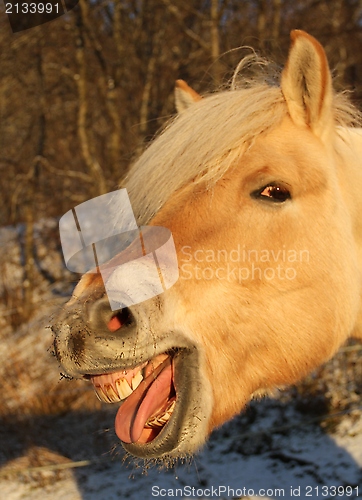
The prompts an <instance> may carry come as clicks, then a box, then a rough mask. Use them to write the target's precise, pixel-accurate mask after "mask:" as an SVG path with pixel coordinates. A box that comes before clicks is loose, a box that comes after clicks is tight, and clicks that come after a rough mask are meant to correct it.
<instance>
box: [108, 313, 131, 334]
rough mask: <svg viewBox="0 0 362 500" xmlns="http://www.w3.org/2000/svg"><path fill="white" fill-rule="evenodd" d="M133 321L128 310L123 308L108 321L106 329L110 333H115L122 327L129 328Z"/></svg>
mask: <svg viewBox="0 0 362 500" xmlns="http://www.w3.org/2000/svg"><path fill="white" fill-rule="evenodd" d="M132 321H133V317H132V314H131V313H130V311H129V309H127V308H124V309H122V310H121V311H118V312H117V313H116V314H115V315H114V316H112V318H111V319H110V320H109V321H108V323H107V327H108V330H110V331H111V332H116V331H117V330H120V329H121V328H122V326H129V325H130V324H131V323H132Z"/></svg>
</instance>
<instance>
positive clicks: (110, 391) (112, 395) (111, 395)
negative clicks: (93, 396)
mask: <svg viewBox="0 0 362 500" xmlns="http://www.w3.org/2000/svg"><path fill="white" fill-rule="evenodd" d="M103 391H104V393H105V395H106V396H107V398H108V400H109V402H110V403H116V402H117V401H119V396H118V394H117V393H116V391H115V390H114V388H113V386H112V385H111V384H106V385H105V386H104V388H103Z"/></svg>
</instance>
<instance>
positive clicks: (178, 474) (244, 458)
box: [0, 400, 362, 500]
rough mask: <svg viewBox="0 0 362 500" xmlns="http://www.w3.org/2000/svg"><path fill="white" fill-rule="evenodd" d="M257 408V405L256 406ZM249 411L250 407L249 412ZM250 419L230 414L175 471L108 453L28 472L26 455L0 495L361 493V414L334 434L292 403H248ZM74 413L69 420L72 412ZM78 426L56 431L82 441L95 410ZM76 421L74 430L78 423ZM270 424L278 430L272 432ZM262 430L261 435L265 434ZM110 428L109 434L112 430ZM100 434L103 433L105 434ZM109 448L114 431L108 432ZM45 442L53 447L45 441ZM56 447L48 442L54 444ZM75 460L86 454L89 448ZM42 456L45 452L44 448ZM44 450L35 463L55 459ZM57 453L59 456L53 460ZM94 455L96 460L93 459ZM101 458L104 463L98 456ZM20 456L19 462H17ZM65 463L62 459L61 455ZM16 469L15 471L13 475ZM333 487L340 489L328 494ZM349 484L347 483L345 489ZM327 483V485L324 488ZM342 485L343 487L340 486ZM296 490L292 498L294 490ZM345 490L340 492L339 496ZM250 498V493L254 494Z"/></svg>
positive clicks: (76, 498)
mask: <svg viewBox="0 0 362 500" xmlns="http://www.w3.org/2000/svg"><path fill="white" fill-rule="evenodd" d="M254 406H255V407H254ZM249 412H250V411H249ZM252 413H253V420H254V422H253V423H252V424H251V425H248V427H244V425H243V424H245V422H246V421H247V418H246V417H245V416H241V417H238V418H236V419H235V420H234V421H232V422H230V423H229V424H227V425H225V426H224V427H223V428H222V429H220V430H218V431H217V432H215V433H214V434H213V435H212V436H211V439H210V441H209V442H208V444H207V445H206V447H205V449H204V450H203V451H202V452H201V453H199V454H198V455H197V456H196V457H194V458H193V459H192V460H190V461H188V462H187V463H184V464H177V465H176V466H174V467H173V468H169V469H163V470H159V469H158V468H157V467H152V468H149V469H145V468H144V467H143V466H142V464H139V465H137V464H136V463H135V462H134V461H133V460H132V459H130V458H127V459H126V460H125V461H123V460H122V459H123V456H122V455H123V454H122V452H121V450H120V449H119V450H118V455H114V456H113V460H112V454H110V453H107V451H106V452H105V453H104V454H103V455H102V456H101V460H100V461H99V463H94V464H92V465H88V466H86V467H81V468H75V469H67V470H63V471H57V472H55V471H51V470H48V471H47V470H43V471H41V472H40V471H39V470H37V471H36V470H34V469H33V471H30V472H29V471H26V470H25V469H26V466H28V465H29V463H26V461H24V459H21V458H19V459H15V460H13V462H12V463H10V464H8V465H7V466H5V467H4V468H3V473H4V472H7V476H5V477H3V478H1V470H0V498H4V499H5V498H6V499H7V500H20V499H21V500H33V499H34V500H38V499H39V498H42V499H44V500H48V499H49V500H68V499H69V500H81V499H82V500H83V499H84V500H116V499H131V500H139V499H150V498H174V497H177V498H221V499H226V498H239V497H240V498H249V497H252V498H269V499H276V498H293V497H294V496H298V497H300V498H335V497H336V498H353V499H357V498H360V497H362V418H361V417H360V416H359V415H355V416H352V417H348V418H347V417H345V418H344V419H343V420H342V423H341V424H340V425H339V426H338V428H337V430H336V432H335V433H334V434H333V435H330V434H327V433H325V432H324V431H323V429H321V428H320V427H319V426H318V425H316V424H307V425H304V426H303V425H302V426H298V425H296V424H297V423H298V422H300V421H301V420H305V419H304V417H303V416H301V415H300V413H298V412H297V411H296V410H295V408H293V406H292V405H287V406H285V405H284V404H280V402H278V401H273V400H265V401H262V402H259V403H256V404H255V405H253V408H252ZM73 418H75V417H73ZM89 420H90V421H89V422H87V425H85V423H84V421H83V424H84V425H83V426H84V433H85V434H84V435H83V436H81V435H80V434H79V432H80V429H81V427H82V425H81V423H80V422H78V423H77V424H76V425H75V427H76V428H73V429H72V425H69V423H70V421H69V420H68V421H66V420H64V422H63V424H61V423H60V421H58V429H57V432H58V433H59V434H60V435H62V434H64V433H66V432H67V430H68V432H69V433H70V434H72V436H73V439H74V445H75V446H76V445H77V437H76V435H78V436H79V444H80V446H83V443H84V439H85V436H86V435H87V433H89V432H90V433H91V434H92V430H91V428H92V426H94V430H93V433H96V432H97V431H96V428H97V422H96V417H95V415H94V416H93V417H92V415H91V414H90V415H89ZM77 426H78V427H77ZM271 429H276V430H274V431H270V430H271ZM264 431H265V432H264ZM112 432H113V431H110V433H112ZM103 436H104V434H103ZM108 439H109V444H108V446H109V448H108V450H110V449H111V443H112V440H114V442H116V437H115V436H113V435H112V436H108ZM50 446H53V444H52V443H50ZM53 447H54V446H53ZM83 452H84V453H80V454H78V456H77V454H76V453H74V450H71V453H70V454H68V456H69V455H71V454H72V453H73V456H74V457H75V458H78V459H79V458H84V459H86V458H91V459H92V456H91V454H92V447H91V446H89V448H88V449H87V448H86V447H84V448H83ZM43 453H44V451H43ZM58 454H59V452H58ZM55 455H56V454H54V452H53V454H51V453H49V456H45V457H43V460H42V461H40V463H43V464H44V463H58V464H59V462H60V461H59V459H58V460H56V458H57V456H55ZM58 458H59V457H58ZM98 458H99V457H98ZM102 459H103V460H104V461H102ZM21 460H23V462H21ZM64 463H67V462H66V460H64ZM14 471H15V475H14V476H12V474H13V473H14ZM331 486H339V487H340V489H339V495H334V490H333V488H330V487H331ZM347 486H349V488H347ZM328 487H329V489H327V488H328ZM343 487H344V490H343V491H342V488H343ZM292 492H294V495H293V494H292ZM342 493H343V494H342ZM253 495H254V496H253Z"/></svg>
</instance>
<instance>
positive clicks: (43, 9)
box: [5, 2, 60, 14]
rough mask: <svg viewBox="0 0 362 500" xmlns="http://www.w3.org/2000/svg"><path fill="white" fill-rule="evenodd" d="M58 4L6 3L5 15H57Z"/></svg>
mask: <svg viewBox="0 0 362 500" xmlns="http://www.w3.org/2000/svg"><path fill="white" fill-rule="evenodd" d="M59 12H60V10H59V3H54V4H53V3H50V2H47V3H35V2H31V3H27V2H19V3H14V4H13V3H6V4H5V13H6V14H45V13H46V14H54V13H55V14H59Z"/></svg>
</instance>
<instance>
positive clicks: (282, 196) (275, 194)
mask: <svg viewBox="0 0 362 500" xmlns="http://www.w3.org/2000/svg"><path fill="white" fill-rule="evenodd" d="M252 195H253V196H254V197H255V198H259V199H264V200H266V201H272V202H276V203H283V202H284V201H286V200H289V199H290V198H291V195H290V192H289V190H288V189H287V188H286V187H285V186H281V185H279V184H268V185H267V186H264V187H263V188H262V189H258V190H257V191H254V193H252Z"/></svg>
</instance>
